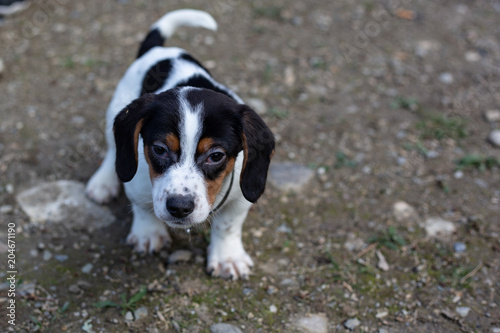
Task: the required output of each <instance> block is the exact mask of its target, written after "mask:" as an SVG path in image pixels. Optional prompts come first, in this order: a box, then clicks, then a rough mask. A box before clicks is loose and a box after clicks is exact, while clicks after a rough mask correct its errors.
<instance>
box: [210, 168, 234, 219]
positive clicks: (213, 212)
mask: <svg viewBox="0 0 500 333" xmlns="http://www.w3.org/2000/svg"><path fill="white" fill-rule="evenodd" d="M233 181H234V169H233V171H232V172H231V182H230V183H229V188H228V189H227V192H226V194H224V197H223V198H222V201H221V202H220V203H219V204H218V205H217V207H215V209H212V210H211V211H210V213H209V214H208V216H210V215H213V214H215V213H216V212H217V211H218V210H219V209H220V208H221V207H222V205H224V203H225V202H226V200H227V198H228V197H229V193H230V192H231V189H232V188H233Z"/></svg>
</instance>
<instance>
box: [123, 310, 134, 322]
mask: <svg viewBox="0 0 500 333" xmlns="http://www.w3.org/2000/svg"><path fill="white" fill-rule="evenodd" d="M125 321H128V322H130V321H134V314H133V313H132V312H131V311H127V313H126V314H125Z"/></svg>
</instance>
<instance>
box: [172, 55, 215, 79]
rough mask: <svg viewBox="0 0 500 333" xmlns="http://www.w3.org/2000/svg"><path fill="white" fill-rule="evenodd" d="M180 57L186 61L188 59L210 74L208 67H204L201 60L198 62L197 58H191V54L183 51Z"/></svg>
mask: <svg viewBox="0 0 500 333" xmlns="http://www.w3.org/2000/svg"><path fill="white" fill-rule="evenodd" d="M179 58H180V59H182V60H186V61H189V62H192V63H193V64H195V65H196V66H198V67H200V68H203V70H204V71H205V72H207V73H208V74H210V72H209V71H208V69H206V68H205V67H204V66H203V65H202V64H201V62H199V61H198V60H196V59H195V58H193V56H191V55H190V54H187V53H183V54H181V56H180V57H179Z"/></svg>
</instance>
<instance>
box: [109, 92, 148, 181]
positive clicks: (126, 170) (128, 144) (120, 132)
mask: <svg viewBox="0 0 500 333" xmlns="http://www.w3.org/2000/svg"><path fill="white" fill-rule="evenodd" d="M154 99H155V95H154V94H147V95H144V96H142V97H141V98H138V99H136V100H134V101H133V102H132V103H130V104H129V105H127V106H126V107H125V108H124V109H123V110H122V111H120V113H118V115H117V116H116V118H115V121H114V125H113V131H114V135H115V143H116V161H115V169H116V173H117V175H118V178H120V180H121V181H122V182H128V181H130V180H132V178H134V176H135V173H136V172H137V156H138V155H137V145H136V144H137V138H136V137H135V134H136V132H137V131H138V130H140V128H138V126H140V125H141V121H142V124H144V122H145V121H146V120H147V118H148V117H149V115H150V113H151V110H150V109H149V105H150V104H151V102H152V101H153V100H154Z"/></svg>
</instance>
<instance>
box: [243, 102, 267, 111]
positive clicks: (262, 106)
mask: <svg viewBox="0 0 500 333" xmlns="http://www.w3.org/2000/svg"><path fill="white" fill-rule="evenodd" d="M246 104H247V105H248V106H249V107H251V108H252V109H253V110H254V111H255V112H257V113H258V114H264V113H266V112H267V105H266V102H264V101H263V100H262V99H260V98H248V99H247V100H246Z"/></svg>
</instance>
